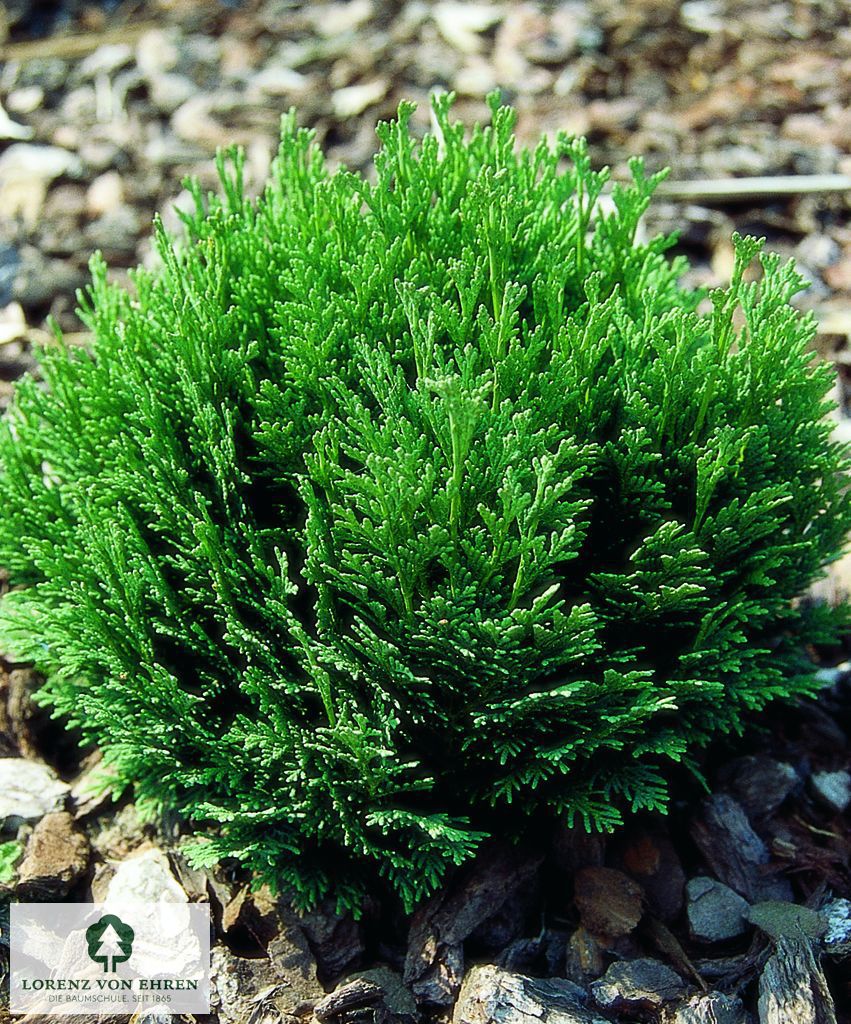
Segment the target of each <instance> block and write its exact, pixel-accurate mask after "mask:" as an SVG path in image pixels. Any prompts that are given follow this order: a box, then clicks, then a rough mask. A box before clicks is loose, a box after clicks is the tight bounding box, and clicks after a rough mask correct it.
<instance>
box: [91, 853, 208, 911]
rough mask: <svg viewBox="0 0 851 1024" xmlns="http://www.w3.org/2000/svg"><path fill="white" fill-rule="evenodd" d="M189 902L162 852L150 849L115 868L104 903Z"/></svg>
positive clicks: (129, 858)
mask: <svg viewBox="0 0 851 1024" xmlns="http://www.w3.org/2000/svg"><path fill="white" fill-rule="evenodd" d="M134 901H138V902H144V903H186V902H188V897H187V895H186V893H185V892H184V891H183V889H182V888H181V887H180V885H179V884H178V881H177V879H176V878H175V877H174V875H173V874H172V871H171V865H170V864H169V862H168V858H167V857H166V855H165V854H164V853H163V851H162V850H159V849H157V848H156V847H149V848H148V849H147V850H143V851H142V852H141V853H137V854H136V855H135V856H134V857H128V859H127V860H124V861H122V862H121V863H120V864H119V865H118V867H117V868H116V869H115V874H114V875H113V877H112V881H111V882H110V883H109V888H108V889H107V892H106V898H105V899H104V903H111V904H113V905H114V906H115V907H116V908H118V907H120V906H121V904H122V903H125V904H126V903H128V902H134Z"/></svg>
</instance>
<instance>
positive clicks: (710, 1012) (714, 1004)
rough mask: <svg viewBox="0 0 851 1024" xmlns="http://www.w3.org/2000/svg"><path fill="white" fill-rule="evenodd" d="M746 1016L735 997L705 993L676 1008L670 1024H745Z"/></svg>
mask: <svg viewBox="0 0 851 1024" xmlns="http://www.w3.org/2000/svg"><path fill="white" fill-rule="evenodd" d="M747 1020H748V1015H747V1013H745V1008H744V1006H743V1005H742V1001H741V999H739V998H738V997H737V996H725V995H723V993H721V992H706V993H701V994H700V995H696V996H692V997H691V999H687V1000H686V1001H685V1002H684V1003H683V1004H682V1005H681V1006H678V1007H677V1009H676V1010H675V1012H674V1014H673V1015H672V1016H671V1018H670V1024H746V1022H747Z"/></svg>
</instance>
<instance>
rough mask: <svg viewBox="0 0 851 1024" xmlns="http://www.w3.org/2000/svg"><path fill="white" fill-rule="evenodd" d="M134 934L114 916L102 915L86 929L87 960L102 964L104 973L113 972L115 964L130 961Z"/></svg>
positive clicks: (127, 925) (128, 926)
mask: <svg viewBox="0 0 851 1024" xmlns="http://www.w3.org/2000/svg"><path fill="white" fill-rule="evenodd" d="M135 937H136V933H135V932H134V931H133V929H132V928H131V927H130V925H129V924H125V923H124V922H123V921H122V920H121V918H120V917H116V916H115V914H104V915H103V917H102V918H100V920H98V921H95V923H94V924H93V925H89V927H88V928H87V929H86V943H87V945H88V947H89V959H90V960H92V961H93V962H94V963H96V964H103V969H104V972H106V971H114V970H115V968H116V965H117V964H123V963H124V962H125V961H126V960H129V959H130V954H131V953H132V952H133V939H134V938H135Z"/></svg>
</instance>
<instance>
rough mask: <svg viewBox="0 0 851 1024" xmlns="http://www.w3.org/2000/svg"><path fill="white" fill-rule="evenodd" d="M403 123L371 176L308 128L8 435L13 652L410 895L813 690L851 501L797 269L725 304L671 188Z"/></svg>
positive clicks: (210, 208) (624, 791) (254, 841)
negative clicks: (328, 156) (680, 230)
mask: <svg viewBox="0 0 851 1024" xmlns="http://www.w3.org/2000/svg"><path fill="white" fill-rule="evenodd" d="M449 108H450V100H448V99H446V98H443V99H438V100H436V101H435V105H434V110H435V116H436V121H437V124H438V126H439V128H438V131H437V133H436V134H434V135H428V136H426V138H425V139H423V140H422V142H421V143H416V142H415V141H414V140H413V138H412V136H411V134H410V131H409V127H408V122H409V117H410V114H411V109H412V108H411V107H410V106H407V105H403V106H402V107H401V108H400V113H399V118H398V121H396V122H395V123H390V124H382V125H380V126H379V129H378V135H379V138H380V141H381V146H380V149H379V152H378V154H377V156H376V158H375V176H374V182H373V181H371V180H368V179H365V178H363V177H361V176H359V175H356V174H353V173H350V172H348V171H346V170H340V171H337V172H336V173H330V172H329V171H328V169H327V168H326V166H325V164H324V162H323V158H322V155H321V153H320V152H319V151H318V149H317V148H316V147H315V145H314V144H313V143H312V141H311V134H310V133H309V132H307V131H304V130H298V129H297V128H296V127H295V125H294V119H293V117H292V116H290V117H287V118H286V119H285V122H284V128H283V134H282V141H281V147H280V152H279V155H278V158H277V161H276V163H275V165H274V169H273V171H272V174H271V180H270V182H269V184H268V186H267V188H266V190H265V192H264V193H263V195H262V196H261V198H260V199H259V200H257V201H256V202H252V201H249V200H248V199H246V198H245V196H244V194H243V189H242V183H241V169H242V158H241V156H240V155H239V153H236V152H234V153H232V154H230V155H229V157H227V158H225V157H223V158H222V159H221V160H220V168H219V169H220V173H221V179H222V186H223V188H222V195H221V196H220V197H218V198H217V197H204V196H202V194H201V192H200V190H199V189H198V188H197V187H196V188H194V196H195V204H196V209H195V212H194V213H192V214H191V215H188V216H186V218H185V222H186V229H187V238H186V240H185V241H184V243H183V244H180V245H175V244H174V243H173V242H172V241H171V240H170V239H169V238H168V237H167V236H166V234H165V232H164V231H163V229H162V227H161V226H160V225H159V224H158V225H157V228H156V237H157V243H158V248H159V253H160V256H161V263H162V265H161V266H160V267H159V269H156V270H154V271H143V270H139V271H137V272H136V273H135V275H134V277H133V288H132V290H124V289H122V288H120V287H115V286H113V285H111V284H110V283H108V281H107V276H106V271H105V268H104V265H103V263H102V262H101V261H100V260H99V259H95V260H94V262H93V284H92V286H91V288H90V290H89V292H88V293H87V295H86V296H85V297H84V298H83V299H82V300H81V301H82V317H83V319H84V321H85V322H86V324H87V325H88V326H89V328H90V329H91V332H92V336H93V343H92V348H91V351H79V350H73V351H72V350H69V349H67V348H65V347H63V346H62V345H61V344H58V345H54V346H52V347H48V348H47V350H46V351H45V352H44V354H43V358H42V365H41V369H42V378H43V382H42V383H40V382H38V381H36V380H34V379H33V380H27V381H25V382H23V383H22V384H21V386H20V387H19V389H18V393H17V399H16V402H15V405H14V407H13V409H12V411H11V412H10V414H9V415H8V417H7V419H6V421H5V425H4V427H3V433H2V439H0V459H2V480H0V490H1V493H0V497H2V505H0V507H1V508H2V515H1V517H0V562H2V564H4V565H5V566H6V567H7V568H8V571H9V573H10V577H11V581H12V583H13V584H16V585H19V586H17V587H16V588H15V589H13V591H12V592H11V593H9V594H8V595H7V596H6V597H5V598H4V599H3V602H2V636H0V639H2V643H3V644H5V645H6V649H7V650H10V651H12V652H13V653H14V654H15V655H16V656H17V657H19V658H24V659H28V660H31V661H33V662H34V663H36V665H38V666H39V667H40V668H41V669H42V670H43V671H44V672H45V673H46V675H47V682H46V683H45V686H44V688H43V690H42V691H41V696H42V698H43V699H44V700H45V701H46V702H48V703H50V704H51V705H53V706H54V707H55V708H56V710H57V712H58V713H60V714H62V715H64V716H66V717H67V718H68V719H69V720H70V721H71V722H72V723H74V724H75V725H77V726H79V728H80V729H81V730H82V732H83V734H84V735H85V736H86V737H87V738H89V739H91V740H95V741H97V742H98V743H100V744H101V745H102V747H103V750H104V753H105V756H106V758H107V761H108V763H109V764H110V765H111V766H112V769H113V770H114V772H115V775H116V777H117V778H118V779H120V780H125V781H131V782H132V783H134V784H135V787H136V791H137V794H138V795H139V797H140V798H142V799H143V800H146V801H148V802H150V803H154V804H158V805H165V806H170V807H173V808H177V809H179V810H181V811H182V812H184V813H185V814H186V815H188V816H189V817H191V818H192V819H194V820H196V821H197V822H199V823H201V824H207V825H212V826H214V827H211V828H208V829H205V830H204V831H205V832H206V833H207V836H206V838H202V839H201V840H200V841H199V842H198V845H197V846H196V847H195V857H196V858H197V860H198V861H199V862H210V861H213V860H215V859H217V858H220V857H222V856H226V855H232V856H235V857H237V858H239V859H240V860H241V861H243V862H244V863H246V864H247V865H249V866H250V867H252V868H254V869H256V870H257V871H258V872H259V874H260V875H261V876H262V877H264V878H267V879H269V880H271V881H273V882H276V883H278V884H283V885H284V886H286V887H289V888H291V889H292V890H294V891H295V892H296V894H297V895H298V897H299V898H300V899H301V900H302V901H303V902H305V903H310V902H312V901H314V900H315V899H316V898H317V897H319V896H320V895H321V894H323V893H325V892H326V891H329V890H330V891H333V892H334V893H336V895H337V896H338V897H339V898H340V899H341V901H343V902H349V903H356V902H357V900H358V899H359V895H360V893H361V892H362V889H363V886H364V884H365V879H367V878H368V877H369V876H370V869H371V868H372V869H378V870H379V871H380V872H381V873H383V875H384V876H386V878H387V879H388V880H389V881H390V882H391V883H392V885H393V886H394V887H395V888H396V890H397V891H398V892H399V893H400V894H401V896H402V897H403V899H404V900H405V902H406V904H407V905H409V906H410V905H412V904H413V903H414V902H415V901H417V900H418V899H419V898H421V897H422V896H423V895H424V894H426V893H428V892H429V891H430V890H432V889H433V888H434V886H436V885H437V883H438V882H439V881H440V879H441V877H442V876H443V875H444V873H445V872H446V870H447V868H448V866H450V865H452V864H457V863H459V862H461V861H464V860H465V859H466V858H469V857H470V856H471V855H472V853H473V852H474V851H475V850H476V848H477V846H478V845H479V844H480V843H481V842H482V840H483V838H484V837H485V835H486V834H487V833H489V832H492V831H493V830H494V828H497V829H499V830H500V831H509V830H512V829H514V830H519V829H521V828H522V827H523V823H524V821H527V820H528V819H529V817H530V816H545V817H547V818H548V819H549V820H555V819H556V818H558V817H563V818H566V819H567V820H572V819H574V818H577V819H578V820H581V821H582V822H584V823H585V824H586V825H587V826H589V827H599V828H610V827H613V826H615V825H616V824H617V823H618V822H619V821H620V820H621V813H622V811H623V809H624V808H632V809H639V808H661V807H663V805H664V803H665V799H666V783H665V765H666V763H667V762H670V761H672V760H673V761H680V760H681V759H685V758H687V757H688V752H689V751H690V750H692V751H693V750H695V749H696V748H698V747H699V746H700V745H702V744H704V743H705V742H706V741H707V740H708V739H709V738H710V737H711V736H713V735H715V734H718V733H722V732H728V731H731V730H737V729H739V728H740V727H741V725H742V722H743V719H744V716H745V715H746V714H747V713H749V712H753V711H754V710H756V709H759V708H761V707H763V705H765V704H766V703H767V702H768V701H769V700H772V699H774V698H789V697H790V696H792V695H796V694H802V693H808V692H811V691H812V690H813V689H814V685H815V684H814V681H813V675H812V668H811V665H810V664H809V663H808V661H807V658H806V656H805V653H804V651H805V645H806V644H807V643H808V642H812V641H819V640H825V639H828V638H830V637H831V636H832V635H833V631H834V630H835V628H836V622H835V621H834V620H835V616H833V613H830V612H828V611H826V610H825V609H822V608H817V607H812V606H810V605H809V604H807V603H806V602H797V601H796V600H795V598H796V597H797V595H800V594H801V592H802V591H803V590H804V589H805V588H806V587H807V586H808V584H809V583H810V582H811V581H812V580H813V579H814V578H816V577H817V576H818V575H819V573H820V571H821V570H822V568H823V566H824V565H825V564H826V563H827V562H828V561H829V560H831V559H832V558H834V557H836V555H837V554H838V552H839V551H840V547H841V544H842V542H843V537H844V534H845V532H846V529H847V528H848V527H849V523H851V507H849V501H848V498H847V496H846V493H845V482H844V477H843V472H844V470H845V468H846V462H845V455H844V453H843V451H842V450H841V449H840V448H839V447H837V445H835V444H834V443H832V442H831V440H830V428H829V425H828V424H827V422H826V421H825V414H826V412H827V411H828V409H829V404H828V402H827V401H826V398H825V396H826V393H827V391H828V388H829V385H830V382H831V374H830V372H829V370H828V369H827V368H825V367H824V366H815V365H813V364H812V363H811V358H810V354H809V353H808V351H807V342H808V340H809V339H810V338H811V336H812V334H813V329H814V328H813V321H812V319H811V318H810V317H807V316H801V315H800V314H799V313H797V312H796V311H795V310H794V309H793V308H792V307H791V306H790V305H789V299H790V297H791V296H792V295H793V294H794V293H795V292H796V291H798V290H799V288H800V287H801V283H802V282H801V279H800V278H799V277H798V276H797V275H796V273H795V271H794V269H793V268H792V267H791V266H789V265H785V266H781V263H780V261H779V259H778V258H777V257H775V256H768V255H762V256H760V262H761V266H762V276H761V280H760V281H759V283H746V269H747V268H748V266H749V265H750V264H751V263H752V261H753V260H754V257H756V256H757V254H758V253H759V250H760V243H758V242H756V241H754V240H750V239H737V240H736V264H735V270H734V272H733V279H732V282H731V284H730V286H729V288H727V289H726V290H719V291H715V292H713V293H712V294H711V296H709V297H708V299H707V301H706V303H705V306H706V309H704V308H703V306H702V305H701V304H700V303H701V299H702V298H703V297H702V296H701V295H700V294H697V293H694V292H691V291H687V290H684V289H683V288H681V287H680V286H679V284H678V280H679V278H680V276H681V273H682V271H683V269H684V263H683V260H682V259H679V258H677V259H673V260H670V259H669V258H668V257H667V256H666V251H667V250H668V249H669V248H670V246H671V245H672V241H673V240H672V239H671V238H655V239H653V240H652V241H650V242H649V243H646V244H645V243H643V242H639V241H637V240H636V227H637V224H638V221H639V218H640V217H641V215H642V213H643V212H644V210H645V208H646V206H647V203H648V200H649V198H650V195H651V192H652V191H653V188H654V185H655V184H656V182H657V180H658V176H656V177H649V178H648V177H646V176H645V174H644V171H643V169H642V165H641V163H640V162H639V161H634V162H633V163H632V165H631V168H632V179H633V180H632V183H631V184H630V185H627V186H624V185H618V186H615V187H614V190H613V208H612V209H611V212H608V213H605V214H603V213H599V212H597V211H596V207H597V201H598V199H599V197H600V195H601V191H602V189H603V187H604V184H605V182H606V174H605V173H604V172H595V171H593V170H592V167H591V163H590V161H589V157H588V153H587V147H586V145H585V143H584V142H583V141H582V140H576V139H570V138H567V137H561V136H560V137H559V138H558V139H557V140H556V141H555V142H554V143H553V144H550V143H548V142H546V141H542V142H541V143H540V144H539V145H538V146H537V148H536V149H535V150H534V151H533V152H530V151H525V150H521V151H519V152H518V151H517V150H516V148H515V144H514V138H513V134H512V128H513V122H514V115H513V113H512V111H511V110H510V109H507V108H499V107H498V105H497V103H496V102H495V101H494V102H493V103H492V110H493V118H492V124H491V125H490V126H489V127H487V128H484V129H476V130H475V131H474V132H473V133H472V136H471V137H470V138H469V139H465V135H464V131H463V129H462V127H461V126H460V125H458V124H455V123H452V121H451V120H450V111H449Z"/></svg>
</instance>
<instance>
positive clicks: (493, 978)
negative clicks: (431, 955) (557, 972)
mask: <svg viewBox="0 0 851 1024" xmlns="http://www.w3.org/2000/svg"><path fill="white" fill-rule="evenodd" d="M583 996H584V993H583V992H582V991H581V989H579V988H578V987H577V986H575V985H573V984H572V983H571V982H569V981H565V980H564V979H561V978H553V979H550V980H547V981H542V980H540V979H538V978H528V977H526V976H525V975H522V974H512V973H510V972H509V971H503V970H500V968H499V967H496V966H494V965H493V964H485V965H483V966H479V967H473V968H471V969H470V970H469V971H468V972H467V975H466V977H465V978H464V984H463V985H462V987H461V992H460V994H459V996H458V1002H457V1003H456V1004H455V1011H454V1013H453V1015H452V1024H606V1022H605V1021H604V1020H603V1019H602V1018H600V1017H599V1016H598V1015H597V1014H595V1013H594V1012H593V1011H592V1010H589V1009H588V1008H587V1007H586V1006H583V1005H582V997H583Z"/></svg>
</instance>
